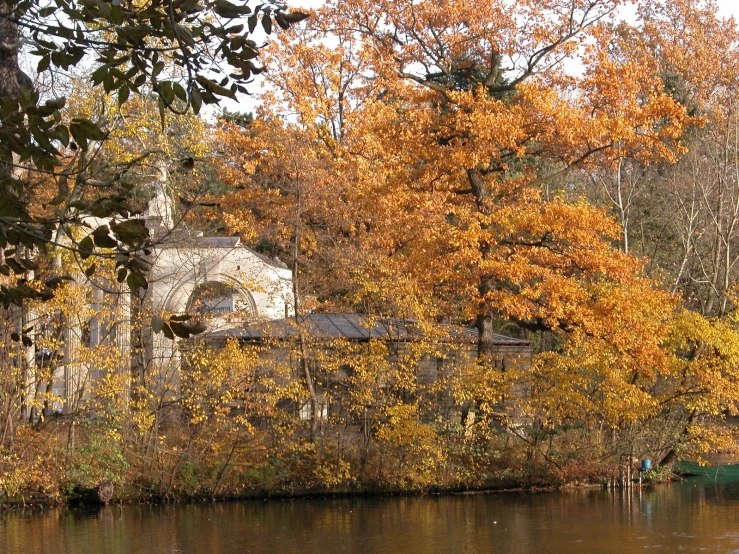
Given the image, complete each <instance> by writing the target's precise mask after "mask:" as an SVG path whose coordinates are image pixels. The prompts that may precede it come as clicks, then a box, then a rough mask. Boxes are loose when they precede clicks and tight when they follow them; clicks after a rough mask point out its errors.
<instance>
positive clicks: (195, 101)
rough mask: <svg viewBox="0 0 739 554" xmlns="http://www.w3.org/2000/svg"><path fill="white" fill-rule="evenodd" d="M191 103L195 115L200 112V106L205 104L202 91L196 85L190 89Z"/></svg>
mask: <svg viewBox="0 0 739 554" xmlns="http://www.w3.org/2000/svg"><path fill="white" fill-rule="evenodd" d="M190 103H191V104H192V111H193V112H194V113H195V115H198V114H199V113H200V107H201V106H202V105H203V98H202V97H201V96H200V91H199V90H198V89H197V88H196V87H192V89H190Z"/></svg>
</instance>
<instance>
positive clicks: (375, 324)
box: [207, 314, 531, 346]
mask: <svg viewBox="0 0 739 554" xmlns="http://www.w3.org/2000/svg"><path fill="white" fill-rule="evenodd" d="M300 319H301V320H302V323H303V325H304V328H305V329H306V331H307V332H308V334H309V335H310V336H311V337H313V338H321V339H348V340H352V341H367V340H369V339H370V338H373V339H382V340H393V341H398V342H406V341H414V340H419V339H422V338H423V337H424V332H423V329H422V327H421V325H419V324H418V322H417V321H414V320H408V319H395V318H369V317H368V316H365V315H362V314H309V315H306V316H301V318H300ZM434 328H435V329H438V330H439V340H440V341H441V342H453V343H467V344H476V343H477V338H478V333H477V329H474V328H471V327H460V326H457V325H446V324H436V325H434ZM296 336H297V327H296V324H295V319H294V318H288V319H278V320H276V321H267V322H263V323H258V324H255V325H248V326H246V327H239V328H236V329H225V330H222V331H215V332H213V333H210V334H208V335H207V338H237V339H240V340H246V341H255V342H256V341H260V340H265V339H277V340H285V339H289V338H293V337H296ZM493 340H494V342H495V344H497V345H501V346H504V345H505V346H509V345H510V346H528V345H530V344H531V341H528V340H523V339H517V338H514V337H507V336H505V335H494V337H493Z"/></svg>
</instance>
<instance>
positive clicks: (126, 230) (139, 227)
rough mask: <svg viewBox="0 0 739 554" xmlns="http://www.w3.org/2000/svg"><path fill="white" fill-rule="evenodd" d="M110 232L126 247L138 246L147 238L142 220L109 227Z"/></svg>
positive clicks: (146, 231) (147, 231)
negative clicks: (126, 245)
mask: <svg viewBox="0 0 739 554" xmlns="http://www.w3.org/2000/svg"><path fill="white" fill-rule="evenodd" d="M110 230H111V231H113V233H114V234H115V236H116V237H118V239H119V240H120V241H121V242H123V243H125V244H128V245H133V244H138V243H140V242H141V241H143V240H144V239H146V238H147V237H148V236H149V230H148V229H147V228H146V222H145V221H144V220H143V219H128V220H126V221H123V222H121V223H116V224H115V225H113V226H111V228H110Z"/></svg>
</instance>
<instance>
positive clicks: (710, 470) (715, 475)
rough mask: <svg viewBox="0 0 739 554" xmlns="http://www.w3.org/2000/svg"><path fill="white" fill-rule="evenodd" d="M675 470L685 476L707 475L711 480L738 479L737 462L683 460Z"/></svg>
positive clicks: (738, 465) (738, 469) (738, 468)
mask: <svg viewBox="0 0 739 554" xmlns="http://www.w3.org/2000/svg"><path fill="white" fill-rule="evenodd" d="M675 472H676V473H679V474H681V475H684V476H686V477H708V478H710V479H711V480H713V481H739V464H726V465H700V464H699V463H698V462H688V461H685V460H683V461H681V462H680V463H679V464H678V465H677V467H676V468H675Z"/></svg>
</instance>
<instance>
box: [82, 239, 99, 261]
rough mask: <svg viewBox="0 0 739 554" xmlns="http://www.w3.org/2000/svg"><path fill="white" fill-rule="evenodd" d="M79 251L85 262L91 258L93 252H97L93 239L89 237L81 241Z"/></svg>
mask: <svg viewBox="0 0 739 554" xmlns="http://www.w3.org/2000/svg"><path fill="white" fill-rule="evenodd" d="M79 249H80V257H81V258H82V259H83V260H84V259H87V258H89V257H90V256H91V255H92V253H93V251H94V250H95V246H94V245H93V244H92V237H91V236H90V235H87V236H86V237H85V238H83V239H82V240H81V241H80V244H79Z"/></svg>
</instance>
